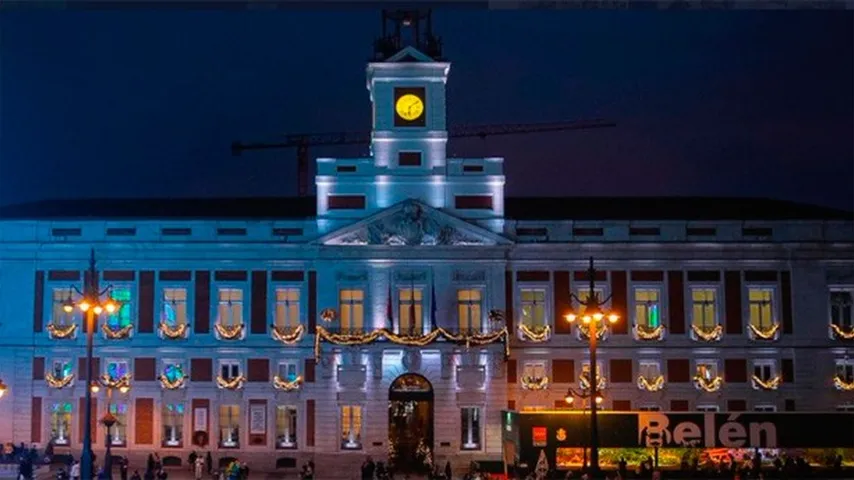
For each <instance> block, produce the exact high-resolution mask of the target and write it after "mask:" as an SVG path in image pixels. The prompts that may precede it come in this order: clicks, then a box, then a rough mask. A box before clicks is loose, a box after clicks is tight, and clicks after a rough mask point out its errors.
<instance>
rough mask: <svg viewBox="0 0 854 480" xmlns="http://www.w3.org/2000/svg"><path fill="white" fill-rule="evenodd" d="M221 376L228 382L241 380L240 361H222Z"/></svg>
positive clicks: (220, 362)
mask: <svg viewBox="0 0 854 480" xmlns="http://www.w3.org/2000/svg"><path fill="white" fill-rule="evenodd" d="M219 376H220V378H222V379H223V380H225V381H227V382H230V381H232V380H236V379H238V378H240V376H241V373H240V362H239V361H238V360H220V361H219Z"/></svg>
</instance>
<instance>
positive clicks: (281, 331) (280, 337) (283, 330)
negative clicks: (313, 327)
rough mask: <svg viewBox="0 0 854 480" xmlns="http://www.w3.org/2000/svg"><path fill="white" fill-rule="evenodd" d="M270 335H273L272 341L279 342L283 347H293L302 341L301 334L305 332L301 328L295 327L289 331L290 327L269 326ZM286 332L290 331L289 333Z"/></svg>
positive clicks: (300, 326) (299, 326)
mask: <svg viewBox="0 0 854 480" xmlns="http://www.w3.org/2000/svg"><path fill="white" fill-rule="evenodd" d="M270 327H271V330H270V331H271V334H272V335H273V339H274V340H277V341H279V342H282V343H284V344H285V345H293V344H295V343H298V342H299V341H300V340H302V334H303V332H305V329H304V328H303V326H302V325H301V324H300V325H297V327H296V328H294V329H291V328H290V327H277V326H275V325H270ZM288 330H291V331H290V332H289V331H288Z"/></svg>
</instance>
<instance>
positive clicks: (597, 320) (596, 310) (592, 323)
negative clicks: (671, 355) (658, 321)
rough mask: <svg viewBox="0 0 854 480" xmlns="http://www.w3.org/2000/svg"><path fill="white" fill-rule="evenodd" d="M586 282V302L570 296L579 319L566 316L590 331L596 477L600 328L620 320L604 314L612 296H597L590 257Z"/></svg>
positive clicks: (594, 468) (592, 459)
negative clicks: (578, 310)
mask: <svg viewBox="0 0 854 480" xmlns="http://www.w3.org/2000/svg"><path fill="white" fill-rule="evenodd" d="M587 279H588V281H589V284H588V285H589V288H588V292H587V298H585V299H584V300H582V299H580V298H578V297H577V296H576V295H575V294H574V293H571V292H570V310H571V307H572V299H575V301H577V302H578V304H579V306H580V307H581V311H580V312H579V315H576V314H575V313H574V312H570V313H569V314H568V315H566V320H567V321H568V322H574V321H575V320H576V318H578V317H581V320H582V323H583V326H581V327H580V328H587V329H588V330H587V331H588V338H589V341H590V393H588V394H586V395H587V396H594V401H592V402H590V473H591V474H592V475H594V476H595V475H597V474H598V473H599V429H598V423H597V418H596V412H597V410H598V408H597V407H598V405H597V404H598V403H601V402H602V396H601V394H600V393H599V378H598V373H599V372H598V371H597V365H598V364H597V363H596V346H597V343H598V340H599V339H598V334H599V327H600V326H601V325H602V323H603V321H604V320H605V318H607V319H608V321H609V322H610V323H616V322H617V321H618V320H619V319H620V317H619V316H618V315H616V314H614V313H610V312H605V311H604V310H603V309H602V307H604V306H605V304H607V303H608V300H610V299H611V297H610V296H609V297H608V298H606V299H604V300H600V299H599V294H598V293H596V269H595V268H594V266H593V257H590V267H588V269H587Z"/></svg>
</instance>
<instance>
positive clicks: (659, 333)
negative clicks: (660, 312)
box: [635, 325, 664, 341]
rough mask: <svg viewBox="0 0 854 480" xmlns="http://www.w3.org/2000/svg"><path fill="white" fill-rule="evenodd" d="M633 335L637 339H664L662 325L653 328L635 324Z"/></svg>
mask: <svg viewBox="0 0 854 480" xmlns="http://www.w3.org/2000/svg"><path fill="white" fill-rule="evenodd" d="M635 336H636V337H637V339H638V340H659V341H660V340H664V325H659V326H657V327H655V328H649V327H647V326H644V325H635Z"/></svg>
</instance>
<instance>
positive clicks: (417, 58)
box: [385, 46, 436, 63]
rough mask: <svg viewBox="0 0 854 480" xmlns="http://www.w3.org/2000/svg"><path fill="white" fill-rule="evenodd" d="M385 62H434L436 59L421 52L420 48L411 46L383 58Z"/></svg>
mask: <svg viewBox="0 0 854 480" xmlns="http://www.w3.org/2000/svg"><path fill="white" fill-rule="evenodd" d="M385 61H386V62H387V63H405V62H429V63H432V62H435V61H436V60H435V59H433V58H431V57H430V56H429V55H426V54H424V53H421V51H420V50H418V49H417V48H415V47H413V46H409V47H406V48H404V49H403V50H401V51H399V52H397V53H395V54H394V55H392V56H391V57H389V58H387V59H386V60H385Z"/></svg>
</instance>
